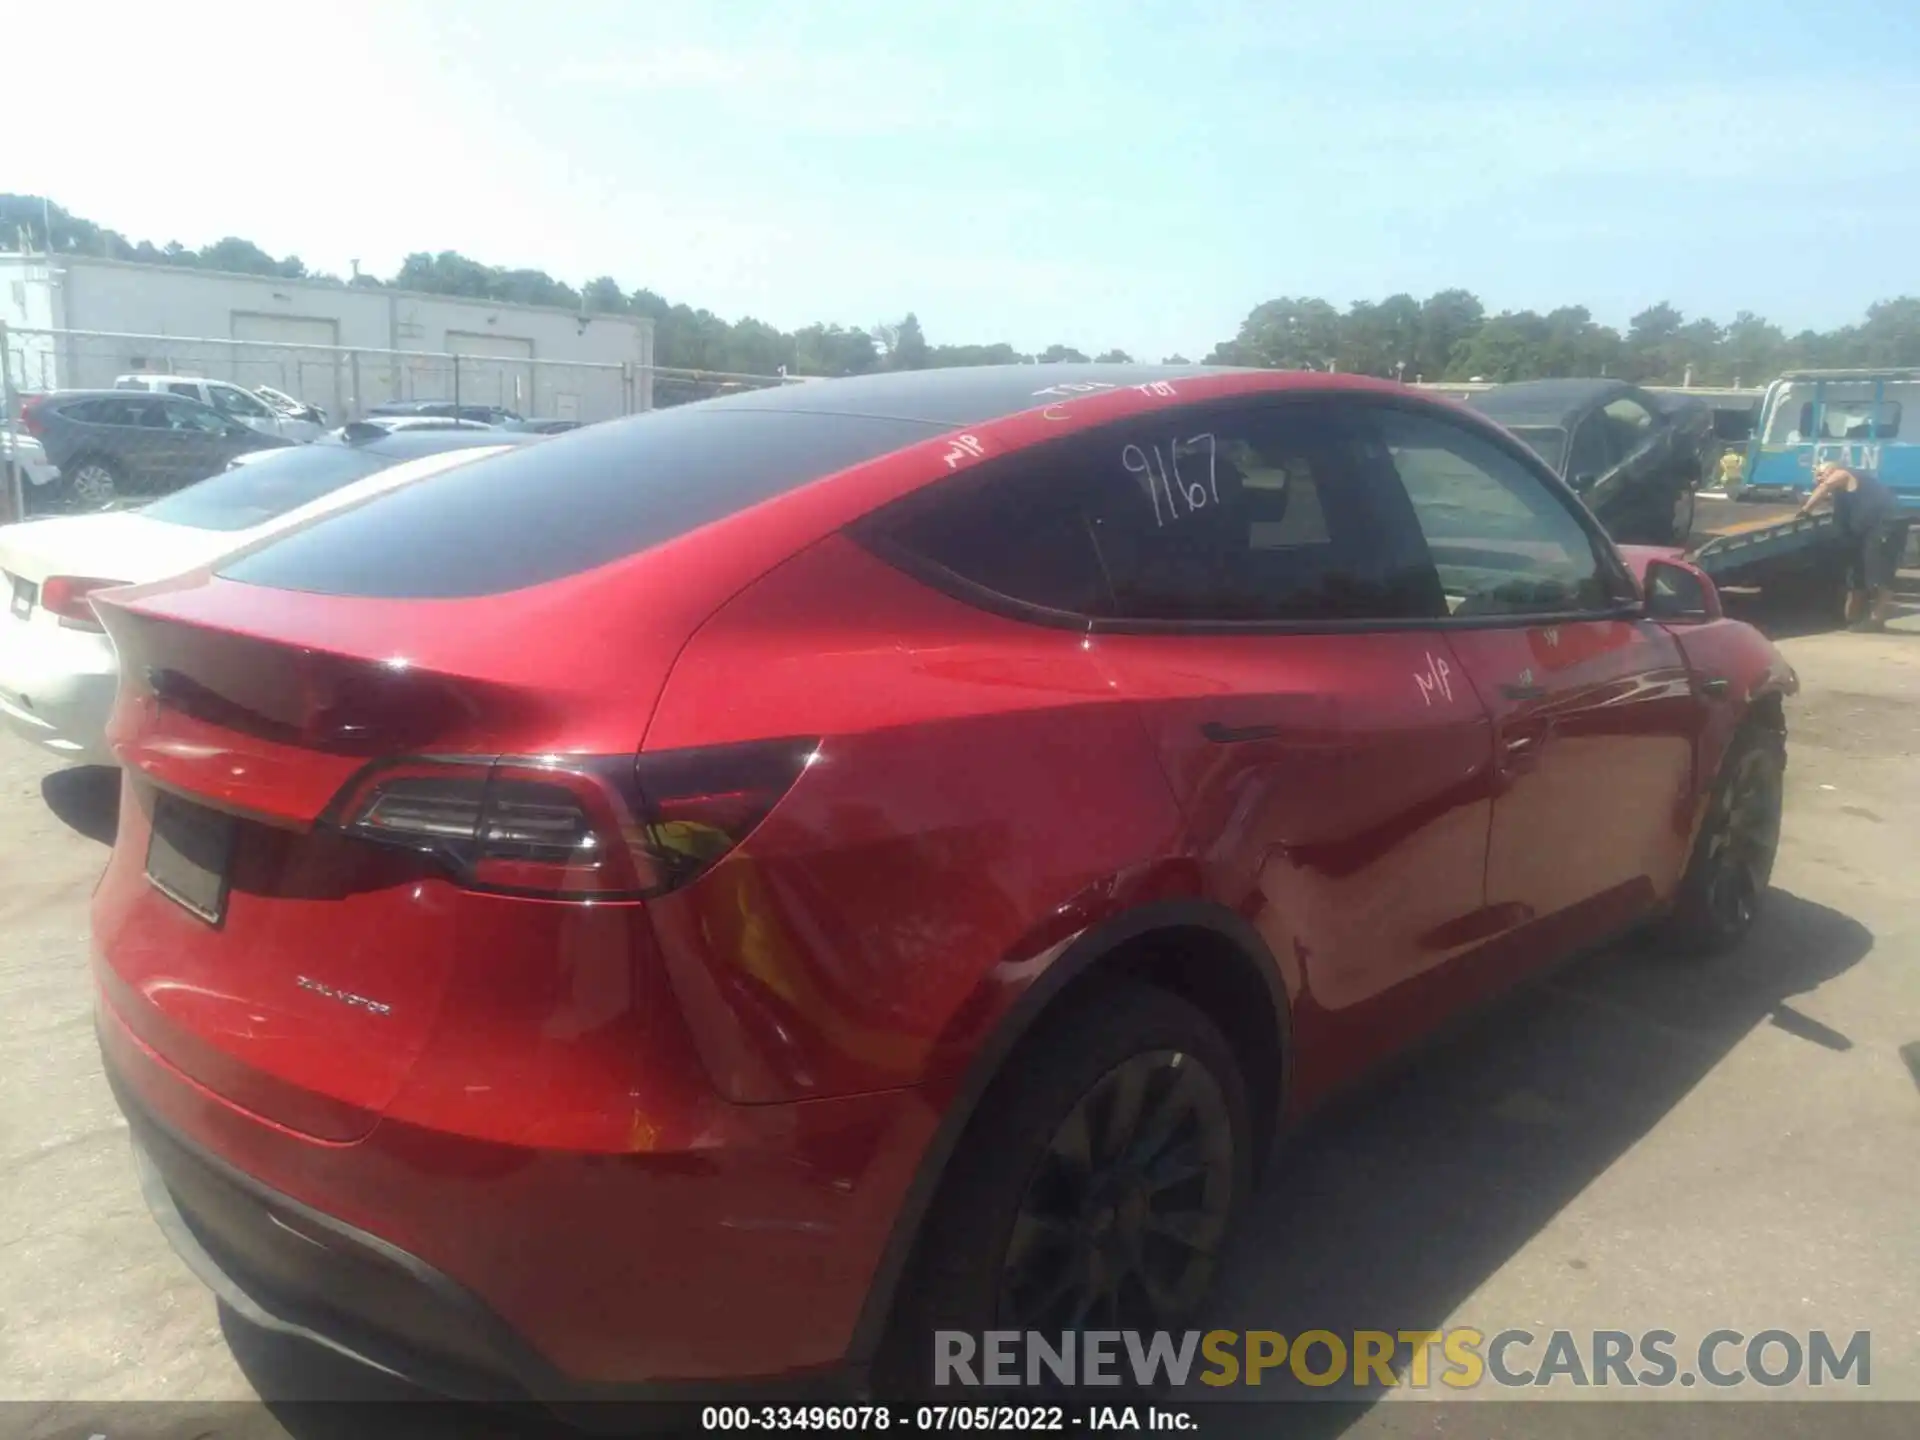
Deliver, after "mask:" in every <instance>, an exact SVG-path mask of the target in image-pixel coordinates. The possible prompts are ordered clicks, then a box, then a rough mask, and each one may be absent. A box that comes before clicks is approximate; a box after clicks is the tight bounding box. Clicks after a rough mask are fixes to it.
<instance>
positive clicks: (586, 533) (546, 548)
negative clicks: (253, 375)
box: [221, 405, 946, 599]
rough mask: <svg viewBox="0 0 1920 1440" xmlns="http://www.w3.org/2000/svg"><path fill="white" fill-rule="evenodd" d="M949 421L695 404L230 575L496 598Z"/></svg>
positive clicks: (466, 477) (563, 446) (540, 453)
mask: <svg viewBox="0 0 1920 1440" xmlns="http://www.w3.org/2000/svg"><path fill="white" fill-rule="evenodd" d="M945 428H946V427H944V426H938V425H930V424H927V423H926V422H923V421H917V420H882V419H873V418H869V417H866V416H849V415H826V414H807V413H794V412H787V411H754V410H715V411H705V412H703V411H702V410H701V408H700V407H699V406H697V405H689V406H686V407H684V408H676V409H671V410H661V411H656V412H654V413H652V414H649V415H643V416H638V417H636V418H634V419H631V420H624V421H615V422H610V423H608V424H605V425H594V426H590V427H588V428H585V429H581V430H575V431H572V432H570V433H568V434H566V435H559V436H555V437H554V438H552V439H550V440H542V441H539V442H538V443H536V444H532V445H528V446H526V447H525V448H523V449H516V450H513V451H511V452H509V453H507V454H505V455H498V456H494V457H493V458H491V459H487V460H482V461H478V462H476V463H474V464H472V465H462V466H460V467H459V468H457V469H454V470H449V471H447V472H446V473H444V474H441V475H435V476H432V477H430V478H429V479H426V480H422V481H421V482H419V483H418V484H416V485H409V486H407V487H405V488H404V489H401V490H398V491H395V492H394V493H392V494H390V495H384V496H381V497H380V498H379V499H377V500H374V501H372V502H371V503H369V504H367V505H365V506H362V507H360V508H357V509H354V510H350V511H347V512H345V513H343V514H340V515H337V516H333V517H330V518H328V519H326V520H322V521H320V522H319V523H317V524H315V525H313V526H312V527H310V528H307V529H302V530H300V531H298V532H296V533H294V534H291V535H289V536H287V537H286V538H284V539H282V540H280V541H278V542H276V543H274V544H271V545H268V546H266V547H265V548H263V549H260V550H256V551H253V552H251V553H249V554H247V555H246V556H244V557H241V558H239V559H237V560H235V561H234V562H233V563H232V564H230V565H229V566H227V567H226V568H225V569H223V570H222V571H221V573H222V574H223V575H226V576H228V577H229V578H231V579H234V580H241V581H245V582H246V583H248V584H253V585H267V586H272V587H274V588H276V589H283V590H305V591H310V592H313V593H316V594H323V595H366V596H382V597H389V598H395V599H405V598H416V599H427V598H455V597H461V596H472V595H497V594H500V593H502V592H505V591H509V590H519V589H524V588H525V587H527V586H529V585H542V584H545V583H547V582H548V581H552V580H558V579H560V578H561V577H563V576H567V575H573V574H578V573H579V572H581V571H585V570H592V569H595V568H596V567H598V566H601V565H606V564H609V563H611V562H612V561H615V560H618V559H621V558H622V557H624V556H627V555H632V554H635V553H637V552H639V551H642V550H646V549H649V548H651V547H652V546H655V545H660V544H663V543H665V542H666V541H668V540H672V539H675V538H676V537H678V536H680V535H684V534H686V533H687V532H688V531H691V530H695V529H698V528H699V527H700V526H702V525H707V524H711V523H712V522H714V521H716V520H721V519H724V518H725V517H727V516H728V515H731V514H733V513H735V512H736V511H740V510H744V509H746V508H747V507H749V506H751V505H756V504H758V503H760V502H761V501H763V500H770V499H772V498H773V497H775V496H777V495H781V494H784V493H785V492H787V491H789V490H795V489H798V488H799V487H800V486H802V485H805V484H806V483H808V482H809V481H811V480H816V479H819V478H821V477H822V476H825V475H830V474H832V473H833V472H834V471H836V470H844V469H846V468H847V467H849V466H852V465H857V464H859V463H861V462H862V461H865V460H872V459H875V458H877V457H879V456H881V455H885V454H887V453H889V452H891V451H894V450H899V449H903V448H905V447H906V446H908V445H912V444H914V443H916V442H918V441H921V440H926V439H930V438H932V437H933V436H935V435H938V434H940V433H941V432H942V431H943V430H944V429H945Z"/></svg>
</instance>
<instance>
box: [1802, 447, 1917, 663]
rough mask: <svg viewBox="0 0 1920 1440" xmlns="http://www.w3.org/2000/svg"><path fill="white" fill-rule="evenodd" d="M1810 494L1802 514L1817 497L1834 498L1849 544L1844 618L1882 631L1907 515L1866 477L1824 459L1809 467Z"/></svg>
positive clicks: (1858, 626)
mask: <svg viewBox="0 0 1920 1440" xmlns="http://www.w3.org/2000/svg"><path fill="white" fill-rule="evenodd" d="M1813 478H1814V487H1813V493H1812V494H1811V495H1809V496H1807V501H1806V503H1805V504H1804V505H1802V506H1801V507H1800V513H1801V514H1802V515H1805V514H1807V513H1808V512H1810V511H1811V510H1812V509H1813V508H1814V506H1816V505H1818V504H1819V503H1820V502H1821V501H1822V500H1828V499H1831V500H1832V501H1833V514H1834V519H1835V520H1836V521H1837V522H1838V524H1839V526H1840V531H1841V533H1842V534H1844V535H1845V536H1846V537H1847V541H1848V543H1849V544H1850V545H1851V546H1852V547H1853V562H1852V566H1851V573H1850V574H1849V575H1848V577H1847V590H1848V595H1847V619H1848V620H1849V621H1850V622H1852V623H1853V628H1855V629H1856V630H1884V629H1886V628H1887V617H1888V615H1889V614H1890V613H1891V612H1892V610H1893V581H1894V576H1895V574H1896V573H1897V572H1898V570H1899V568H1900V556H1901V552H1903V551H1904V550H1905V549H1906V548H1907V520H1906V519H1905V517H1903V516H1902V515H1901V513H1900V502H1899V501H1898V500H1896V499H1895V498H1894V494H1893V492H1892V491H1891V490H1889V489H1887V487H1886V486H1884V485H1882V484H1881V483H1880V482H1879V481H1878V480H1875V479H1873V478H1872V477H1871V476H1867V475H1859V474H1856V473H1855V472H1853V471H1851V470H1848V469H1846V468H1845V467H1844V466H1841V465H1836V464H1834V463H1833V462H1832V461H1824V462H1822V463H1821V464H1819V465H1817V466H1815V467H1814V471H1813Z"/></svg>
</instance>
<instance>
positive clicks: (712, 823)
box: [328, 740, 818, 900]
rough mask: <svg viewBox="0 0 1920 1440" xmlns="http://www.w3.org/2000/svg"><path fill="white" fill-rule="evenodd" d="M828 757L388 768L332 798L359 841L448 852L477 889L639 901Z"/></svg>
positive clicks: (771, 748)
mask: <svg viewBox="0 0 1920 1440" xmlns="http://www.w3.org/2000/svg"><path fill="white" fill-rule="evenodd" d="M817 753H818V747H817V742H815V741H811V740H774V741H758V742H753V743H750V744H744V745H719V746H712V747H706V748H701V749H697V750H672V751H665V752H661V753H657V754H649V755H641V756H639V757H638V758H637V759H636V758H635V757H634V756H631V755H620V756H572V755H568V756H540V757H526V756H503V757H499V758H487V757H474V758H464V757H461V758H440V757H425V758H416V759H406V760H398V761H392V762H386V763H382V764H380V765H378V766H375V767H373V768H372V769H370V770H368V771H367V772H365V773H364V774H362V775H361V776H360V777H359V778H357V779H356V780H355V781H354V782H353V783H351V784H350V785H349V786H348V787H347V788H346V790H345V791H344V792H343V793H342V794H341V796H340V798H339V799H338V800H336V801H335V802H334V805H333V806H332V807H331V809H330V811H329V817H328V818H329V819H330V820H331V821H332V822H333V823H335V824H337V825H339V826H340V828H342V829H344V830H345V831H346V832H347V833H348V834H350V835H354V836H358V837H359V838H361V839H363V840H371V841H374V842H376V843H379V844H384V845H401V846H405V847H406V848H408V849H414V850H423V851H427V852H429V853H431V854H433V855H435V856H436V857H438V858H439V859H440V860H441V861H442V862H443V863H445V864H446V865H447V867H448V868H449V869H450V870H451V871H452V873H453V875H454V877H455V878H456V879H457V880H458V881H460V883H461V884H463V885H466V886H468V887H470V888H472V889H476V890H493V891H502V892H506V893H509V894H517V895H538V896H545V897H549V898H553V899H603V900H639V899H645V898H647V897H648V896H652V895H659V894H663V893H665V892H666V891H668V890H673V889H676V888H678V887H679V886H682V885H685V884H687V883H689V882H690V881H692V880H693V879H694V878H696V877H697V876H698V875H700V874H701V873H702V872H703V871H705V870H706V869H707V868H708V867H710V866H711V865H712V864H713V863H714V862H715V861H717V860H719V859H720V857H721V856H723V855H725V854H726V853H727V852H728V851H730V850H732V849H733V848H734V847H735V846H736V845H738V844H739V843H740V842H741V841H742V840H744V839H746V837H747V836H748V834H749V833H751V832H752V830H753V829H754V827H755V826H757V825H758V824H759V823H760V822H761V821H762V820H763V819H765V818H766V816H767V812H768V811H770V810H772V809H773V807H774V806H775V805H776V804H778V803H779V800H780V797H781V796H783V795H785V794H786V793H787V791H788V790H789V789H791V788H792V786H793V782H794V781H795V780H797V779H798V778H799V777H800V773H801V771H803V770H805V769H806V767H807V766H808V765H809V764H811V763H812V762H813V761H814V759H815V758H816V756H817Z"/></svg>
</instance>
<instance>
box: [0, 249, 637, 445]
mask: <svg viewBox="0 0 1920 1440" xmlns="http://www.w3.org/2000/svg"><path fill="white" fill-rule="evenodd" d="M0 323H4V324H5V326H6V327H7V339H6V368H5V379H6V381H7V383H8V386H9V388H10V389H12V390H15V391H23V390H25V391H32V390H49V389H73V388H80V387H92V386H105V385H111V384H112V383H113V380H114V377H115V376H116V375H124V374H127V373H129V372H134V371H161V372H171V373H174V374H193V375H206V376H211V377H214V378H217V379H224V380H236V381H238V382H240V383H241V384H244V385H270V386H273V387H274V388H276V389H278V390H282V391H284V392H286V393H287V394H290V395H293V396H295V397H297V398H298V399H300V400H303V401H305V402H306V403H308V404H313V405H319V406H321V407H323V408H324V409H325V410H327V412H328V413H329V414H331V415H334V416H336V417H340V418H347V417H351V416H353V415H356V414H359V413H360V412H361V411H362V410H364V409H365V407H367V406H369V405H374V404H378V403H381V402H382V401H388V400H411V399H453V398H458V399H459V400H460V401H461V402H462V403H468V404H483V405H500V406H504V407H505V408H507V409H510V410H514V411H517V412H519V413H520V414H523V415H546V416H556V417H563V418H568V419H575V418H577V419H582V420H604V419H608V418H610V417H612V416H615V415H622V414H628V413H631V412H632V411H635V410H645V409H649V408H651V391H652V383H651V381H652V366H653V322H652V321H650V320H647V319H644V318H641V317H638V316H629V315H588V314H584V313H579V312H575V311H571V310H560V309H552V308H547V307H542V306H533V305H509V304H500V303H495V302H491V301H480V300H466V299H459V298H455V297H450V296H445V295H426V294H420V293H416V292H413V291H407V290H384V289H377V288H371V287H361V286H344V285H329V284H321V283H318V282H314V281H302V280H280V279H273V278H266V277H262V276H258V275H228V274H223V273H219V272H216V271H206V270H189V269H185V268H177V267H173V266H166V265H137V264H130V263H127V262H124V261H118V260H97V259H90V258H85V257H81V256H67V255H54V256H47V255H43V254H39V255H36V254H0Z"/></svg>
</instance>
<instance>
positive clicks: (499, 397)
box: [447, 330, 534, 415]
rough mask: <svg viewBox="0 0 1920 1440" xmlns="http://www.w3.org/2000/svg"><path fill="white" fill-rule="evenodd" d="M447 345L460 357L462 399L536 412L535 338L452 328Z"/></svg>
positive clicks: (475, 403)
mask: <svg viewBox="0 0 1920 1440" xmlns="http://www.w3.org/2000/svg"><path fill="white" fill-rule="evenodd" d="M447 349H449V350H451V351H452V352H453V353H454V354H455V355H458V356H459V357H460V403H461V404H462V405H499V406H503V407H504V408H506V409H508V410H512V411H515V412H517V413H518V414H521V415H530V414H532V413H533V410H534V404H533V364H532V361H533V341H531V340H525V339H522V338H521V337H520V336H518V335H481V334H476V333H474V332H472V331H467V330H449V331H448V332H447Z"/></svg>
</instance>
